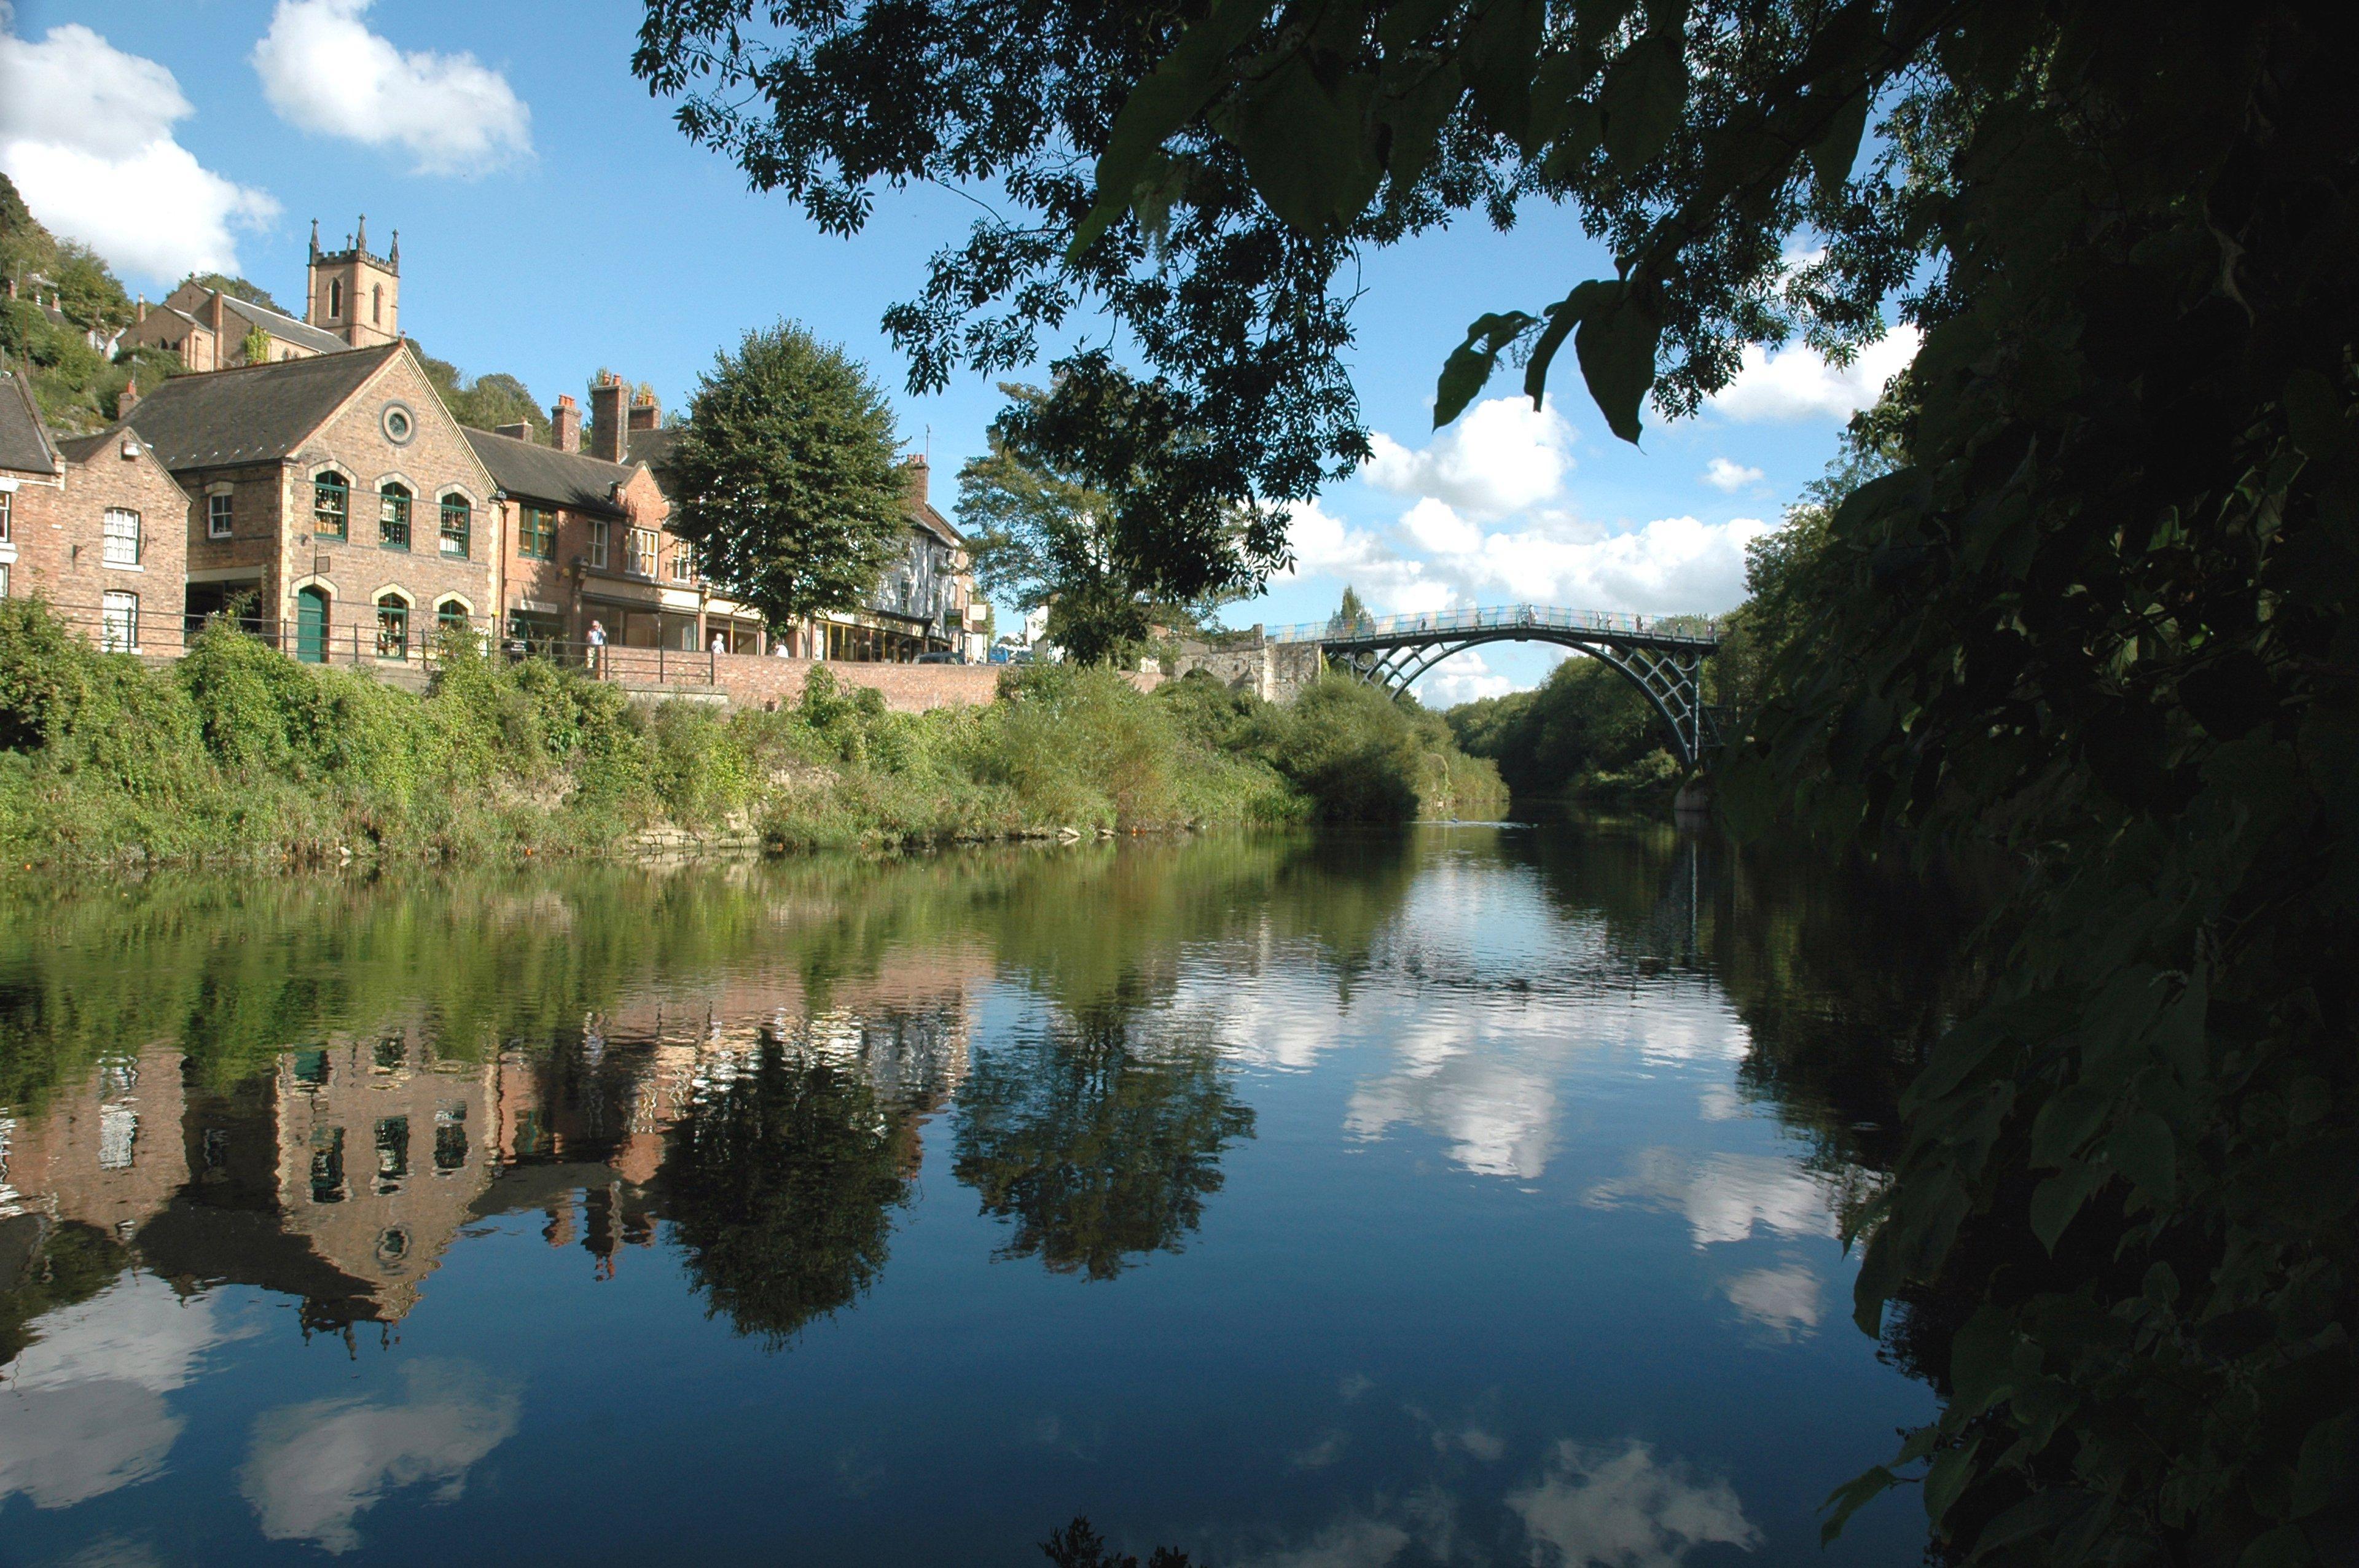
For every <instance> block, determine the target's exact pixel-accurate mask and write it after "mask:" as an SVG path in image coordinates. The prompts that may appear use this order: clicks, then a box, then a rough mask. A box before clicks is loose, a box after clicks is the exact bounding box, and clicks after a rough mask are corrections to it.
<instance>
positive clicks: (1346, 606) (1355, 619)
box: [1327, 583, 1368, 633]
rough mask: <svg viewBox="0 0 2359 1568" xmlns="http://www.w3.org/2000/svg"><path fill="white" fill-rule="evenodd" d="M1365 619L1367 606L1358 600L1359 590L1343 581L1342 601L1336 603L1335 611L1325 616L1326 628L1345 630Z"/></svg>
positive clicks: (1336, 630) (1332, 630) (1338, 631)
mask: <svg viewBox="0 0 2359 1568" xmlns="http://www.w3.org/2000/svg"><path fill="white" fill-rule="evenodd" d="M1367 619H1368V607H1367V606H1366V605H1364V604H1363V603H1361V602H1360V595H1359V590H1358V589H1354V588H1353V586H1352V585H1351V584H1350V583H1345V584H1344V585H1343V602H1341V603H1340V604H1338V605H1336V606H1335V613H1334V614H1332V615H1330V616H1329V617H1328V618H1327V630H1329V631H1330V632H1337V633H1341V632H1346V631H1349V630H1350V629H1352V628H1353V627H1354V626H1357V625H1359V624H1361V623H1362V622H1364V621H1366V620H1367Z"/></svg>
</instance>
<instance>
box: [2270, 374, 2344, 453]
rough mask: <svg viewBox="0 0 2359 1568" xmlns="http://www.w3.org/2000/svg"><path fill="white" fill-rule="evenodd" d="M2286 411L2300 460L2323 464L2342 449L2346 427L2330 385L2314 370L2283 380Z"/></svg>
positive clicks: (2338, 399)
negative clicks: (2310, 460) (2306, 459)
mask: <svg viewBox="0 0 2359 1568" xmlns="http://www.w3.org/2000/svg"><path fill="white" fill-rule="evenodd" d="M2285 410H2286V423H2287V424H2288V426H2289V427H2291V428H2292V432H2293V444H2294V446H2295V448H2296V449H2298V450H2299V451H2300V453H2301V454H2302V456H2304V457H2306V458H2310V459H2313V460H2321V461H2323V460H2325V459H2327V458H2330V457H2332V456H2333V455H2335V454H2336V453H2337V452H2338V451H2340V450H2341V449H2342V448H2343V441H2344V439H2345V435H2344V432H2345V429H2346V427H2345V426H2344V424H2343V403H2342V399H2340V398H2338V397H2336V396H2335V395H2334V384H2333V383H2332V382H2330V381H2328V380H2327V379H2326V378H2325V377H2324V376H2322V375H2321V374H2319V373H2318V372H2316V371H2314V370H2298V371H2296V372H2294V373H2292V374H2291V375H2289V376H2288V377H2286V389H2285Z"/></svg>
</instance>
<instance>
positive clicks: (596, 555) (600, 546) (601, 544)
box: [590, 523, 606, 571]
mask: <svg viewBox="0 0 2359 1568" xmlns="http://www.w3.org/2000/svg"><path fill="white" fill-rule="evenodd" d="M590 564H591V565H592V566H593V567H596V568H598V569H599V570H601V571H603V570H604V569H605V568H606V524H603V523H592V524H590Z"/></svg>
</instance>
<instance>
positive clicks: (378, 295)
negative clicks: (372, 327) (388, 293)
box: [369, 283, 385, 325]
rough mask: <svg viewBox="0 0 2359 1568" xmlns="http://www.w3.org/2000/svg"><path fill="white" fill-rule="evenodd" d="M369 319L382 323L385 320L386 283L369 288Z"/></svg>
mask: <svg viewBox="0 0 2359 1568" xmlns="http://www.w3.org/2000/svg"><path fill="white" fill-rule="evenodd" d="M369 319H370V320H372V321H375V322H376V323H378V324H380V325H382V324H383V323H384V321H385V285H383V284H381V283H380V284H378V285H377V286H376V287H375V288H372V289H370V290H369Z"/></svg>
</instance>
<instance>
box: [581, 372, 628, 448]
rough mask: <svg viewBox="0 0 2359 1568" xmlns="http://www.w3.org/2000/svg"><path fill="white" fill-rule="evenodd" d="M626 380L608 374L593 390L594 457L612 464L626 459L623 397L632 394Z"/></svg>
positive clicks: (591, 408)
mask: <svg viewBox="0 0 2359 1568" xmlns="http://www.w3.org/2000/svg"><path fill="white" fill-rule="evenodd" d="M628 390H629V389H628V388H627V387H625V385H624V384H623V378H622V377H621V376H619V375H616V374H615V373H614V372H612V371H608V372H606V373H603V374H602V375H601V376H600V377H599V378H598V384H597V385H595V386H593V387H592V388H591V389H590V455H591V456H592V457H593V458H603V459H604V460H606V461H608V462H610V463H619V462H621V461H622V460H623V398H624V396H625V394H626V393H627V392H628Z"/></svg>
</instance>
